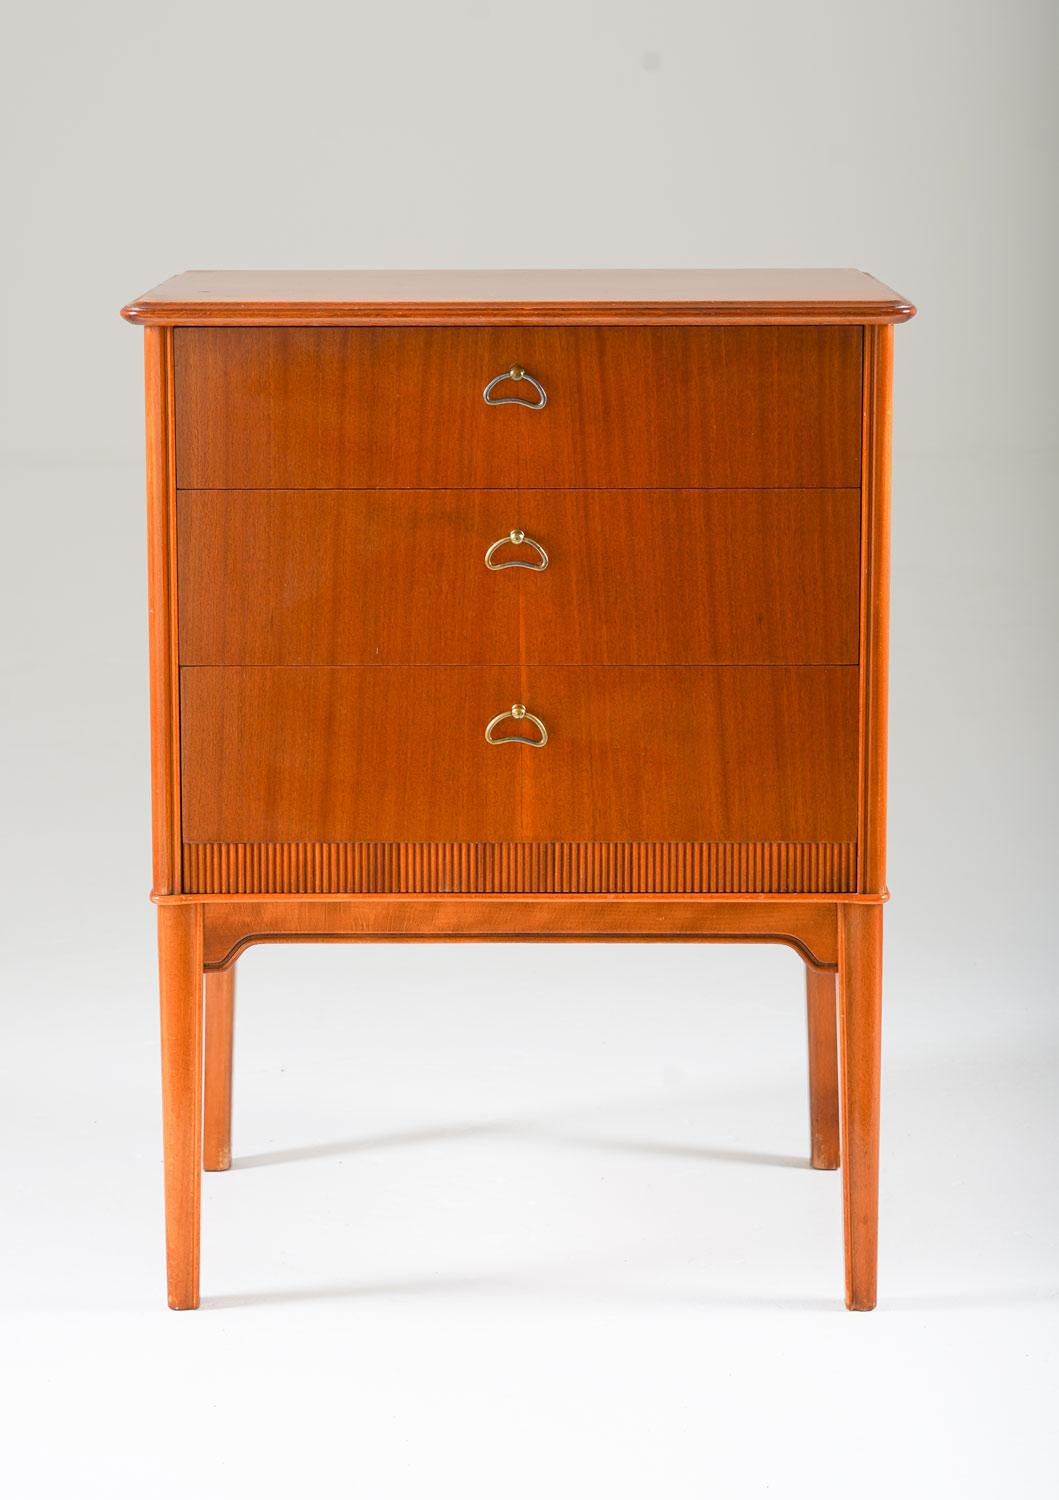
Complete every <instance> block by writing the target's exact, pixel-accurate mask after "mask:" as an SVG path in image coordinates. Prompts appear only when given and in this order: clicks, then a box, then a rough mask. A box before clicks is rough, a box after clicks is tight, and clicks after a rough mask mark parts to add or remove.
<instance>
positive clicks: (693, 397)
mask: <svg viewBox="0 0 1059 1500" xmlns="http://www.w3.org/2000/svg"><path fill="white" fill-rule="evenodd" d="M861 345H862V336H861V330H860V329H859V328H856V327H853V328H841V327H830V328H829V327H783V328H781V327H775V328H770V327H752V328H520V329H512V328H505V329H496V328H481V329H465V328H461V329H452V328H417V329H399V330H395V329H364V328H357V329H349V328H345V329H343V328H178V329H176V330H175V332H174V350H175V364H176V379H175V399H176V448H177V482H178V484H179V485H180V486H181V487H182V488H184V489H209V488H222V489H223V488H228V489H231V488H235V489H238V488H246V489H268V488H280V489H287V488H318V489H344V488H357V487H361V486H363V487H386V486H393V487H401V486H424V487H433V486H453V487H465V486H477V487H485V486H514V485H521V486H527V485H530V486H532V485H542V486H556V487H562V488H571V487H574V486H577V487H581V488H585V487H592V488H597V487H602V488H607V487H618V486H630V487H636V488H644V487H648V486H651V485H658V486H689V487H694V486H708V487H715V486H716V487H755V488H756V487H759V486H853V485H857V484H859V482H860V434H861V404H862V401H861V398H862V380H861ZM516 364H518V365H521V366H523V367H524V368H525V370H526V371H527V372H528V373H529V374H530V375H532V376H533V377H534V378H535V379H536V380H538V381H539V382H540V383H541V385H542V386H543V388H544V390H545V391H546V393H547V405H546V406H545V407H543V408H542V409H540V410H530V409H528V408H527V407H526V406H521V405H502V406H487V405H486V404H485V401H484V400H483V394H482V393H483V389H484V387H485V386H486V385H487V383H488V382H489V381H490V380H492V379H493V377H494V376H496V375H498V374H500V373H502V372H503V371H506V370H508V369H510V368H511V367H512V366H513V365H516ZM494 395H495V396H497V397H500V396H504V397H508V396H511V397H522V398H530V399H536V395H535V392H534V391H533V390H532V389H531V388H530V387H529V386H528V383H527V382H525V381H522V382H520V383H519V384H517V385H516V384H513V383H512V382H511V381H507V382H505V383H504V384H503V385H501V386H500V387H498V388H497V389H496V391H495V392H494Z"/></svg>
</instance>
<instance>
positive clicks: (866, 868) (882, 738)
mask: <svg viewBox="0 0 1059 1500" xmlns="http://www.w3.org/2000/svg"><path fill="white" fill-rule="evenodd" d="M892 387H893V329H892V328H875V329H871V330H869V331H868V333H867V342H866V346H865V364H864V480H863V497H862V517H863V518H862V522H861V536H862V539H863V540H862V556H861V640H860V659H861V661H862V663H863V670H862V673H861V710H860V783H861V784H860V845H861V849H862V851H863V853H862V857H861V877H860V879H861V884H860V888H861V891H862V892H863V893H864V894H866V895H880V894H882V893H883V892H884V891H885V890H886V755H887V738H888V734H887V725H888V697H889V675H890V447H891V442H890V428H891V412H892Z"/></svg>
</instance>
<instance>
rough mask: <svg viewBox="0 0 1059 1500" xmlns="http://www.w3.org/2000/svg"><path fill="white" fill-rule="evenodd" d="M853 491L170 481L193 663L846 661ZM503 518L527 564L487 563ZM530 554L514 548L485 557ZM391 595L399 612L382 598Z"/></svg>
mask: <svg viewBox="0 0 1059 1500" xmlns="http://www.w3.org/2000/svg"><path fill="white" fill-rule="evenodd" d="M860 503H861V502H860V492H859V490H853V489H851V490H794V489H788V490H711V491H702V490H625V489H622V490H518V491H516V490H185V491H182V492H181V493H180V496H179V500H178V521H177V535H178V541H179V573H178V576H179V582H180V599H179V618H180V659H181V661H182V662H183V663H184V664H185V665H189V666H190V665H204V666H221V665H225V666H229V665H230V666H239V665H247V666H253V665H269V666H345V665H372V664H375V665H410V664H416V663H418V664H431V665H446V664H449V665H458V664H475V663H477V664H489V663H492V664H497V663H499V664H507V665H515V664H517V663H519V662H527V663H535V664H540V665H544V664H553V665H563V664H585V665H602V666H627V665H631V666H635V665H667V664H668V665H705V664H710V663H728V664H731V663H747V664H754V663H762V664H770V663H784V662H790V663H821V664H824V665H830V664H836V663H855V662H856V660H857V650H858V644H857V641H858V628H859V613H858V606H859V587H858V586H859V576H860V574H859V553H860ZM516 528H517V529H520V530H522V531H524V532H525V533H526V535H527V536H529V537H532V538H533V540H534V541H536V542H538V543H539V544H540V545H541V546H542V547H543V548H544V549H545V552H546V553H547V555H548V559H549V561H548V566H547V568H546V569H545V570H544V571H543V572H537V571H532V572H531V571H528V570H527V569H526V568H524V567H506V568H503V569H501V570H498V571H496V572H490V571H489V570H488V569H487V568H486V566H485V562H484V558H485V553H486V549H487V548H488V547H489V546H490V545H491V544H492V543H493V542H495V541H497V540H500V539H501V538H503V537H505V536H506V535H508V534H509V533H510V532H511V531H512V530H514V529H516ZM513 560H521V561H523V562H525V561H530V562H532V563H534V564H536V565H539V562H540V559H539V556H538V554H536V553H535V552H534V550H533V549H532V548H531V547H530V546H529V545H528V544H527V543H522V544H521V545H520V546H512V545H510V544H506V545H505V546H504V547H503V548H501V549H500V551H499V552H498V553H497V554H496V561H498V562H511V561H513ZM396 599H399V601H400V604H399V607H395V600H396Z"/></svg>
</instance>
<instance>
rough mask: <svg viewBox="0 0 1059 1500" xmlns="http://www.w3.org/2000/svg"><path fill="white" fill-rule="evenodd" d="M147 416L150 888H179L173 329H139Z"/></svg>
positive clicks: (161, 892) (162, 892)
mask: <svg viewBox="0 0 1059 1500" xmlns="http://www.w3.org/2000/svg"><path fill="white" fill-rule="evenodd" d="M144 386H145V396H146V415H147V616H148V646H149V653H150V656H149V660H150V695H151V826H152V849H153V866H152V869H153V891H154V893H155V894H156V895H167V894H170V893H171V892H173V891H178V890H179V889H180V863H179V861H180V803H179V787H180V767H179V761H178V754H177V746H178V744H179V728H178V716H179V697H178V694H179V674H178V670H177V614H176V593H177V581H176V496H175V491H174V467H175V460H174V435H173V335H172V332H170V331H167V330H165V329H160V328H148V329H146V330H145V332H144Z"/></svg>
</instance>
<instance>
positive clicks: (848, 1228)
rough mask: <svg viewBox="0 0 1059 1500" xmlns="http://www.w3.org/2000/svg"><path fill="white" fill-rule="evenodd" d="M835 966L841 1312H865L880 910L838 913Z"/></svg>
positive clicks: (871, 1299)
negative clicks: (842, 1243)
mask: <svg viewBox="0 0 1059 1500" xmlns="http://www.w3.org/2000/svg"><path fill="white" fill-rule="evenodd" d="M838 966H839V971H838V994H839V1015H840V1021H841V1025H840V1031H841V1038H842V1085H841V1093H842V1196H843V1202H844V1205H845V1240H846V1306H847V1307H848V1308H851V1309H853V1310H854V1311H858V1312H867V1311H868V1310H869V1309H870V1308H873V1307H874V1306H875V1282H876V1260H877V1255H878V1227H879V1062H880V1041H881V1030H882V1027H881V1023H882V907H881V906H861V905H853V904H849V905H847V904H844V903H843V904H841V905H840V906H839V939H838Z"/></svg>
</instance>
